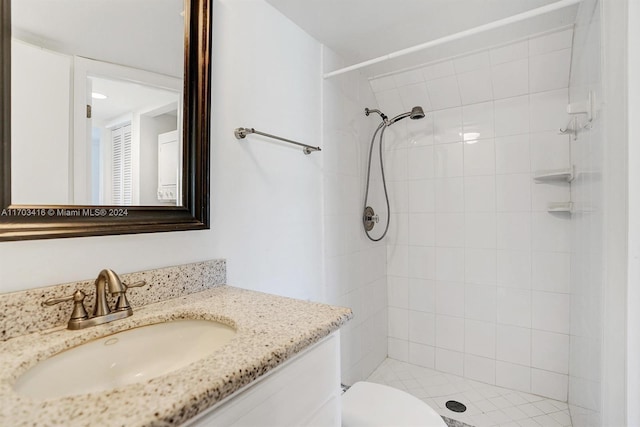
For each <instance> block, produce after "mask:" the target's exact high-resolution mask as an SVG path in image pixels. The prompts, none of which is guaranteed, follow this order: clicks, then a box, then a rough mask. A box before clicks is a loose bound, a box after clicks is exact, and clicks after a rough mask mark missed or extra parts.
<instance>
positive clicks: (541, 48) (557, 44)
mask: <svg viewBox="0 0 640 427" xmlns="http://www.w3.org/2000/svg"><path fill="white" fill-rule="evenodd" d="M572 40H573V30H571V29H569V30H564V31H556V32H553V33H550V34H545V35H543V36H540V37H535V38H532V39H530V40H529V55H531V56H535V55H541V54H543V53H549V52H553V51H556V50H562V49H567V48H570V47H571V42H572Z"/></svg>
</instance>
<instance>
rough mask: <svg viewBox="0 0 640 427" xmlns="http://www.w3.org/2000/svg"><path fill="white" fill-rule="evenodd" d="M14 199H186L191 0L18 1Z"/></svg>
mask: <svg viewBox="0 0 640 427" xmlns="http://www.w3.org/2000/svg"><path fill="white" fill-rule="evenodd" d="M11 7H12V42H11V48H12V52H11V72H12V82H11V95H12V96H11V99H12V102H11V113H12V114H11V126H12V128H11V131H12V139H11V147H12V153H11V177H12V188H11V190H12V203H14V204H28V205H45V204H48V205H120V206H163V205H164V206H176V205H178V206H179V205H181V204H182V195H181V194H180V188H181V182H182V179H183V173H182V170H181V167H180V165H182V158H181V156H182V151H183V150H182V144H183V142H182V138H181V135H182V88H183V62H184V59H183V58H184V52H183V43H184V12H183V10H184V5H183V1H182V0H57V1H50V0H14V1H12V4H11Z"/></svg>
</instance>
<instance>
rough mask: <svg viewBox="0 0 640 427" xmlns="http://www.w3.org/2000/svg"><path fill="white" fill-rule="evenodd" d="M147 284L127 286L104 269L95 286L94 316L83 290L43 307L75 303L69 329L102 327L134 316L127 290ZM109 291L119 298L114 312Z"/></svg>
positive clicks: (52, 299) (51, 301)
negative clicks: (88, 311) (88, 312)
mask: <svg viewBox="0 0 640 427" xmlns="http://www.w3.org/2000/svg"><path fill="white" fill-rule="evenodd" d="M146 284H147V283H146V282H145V281H144V280H143V281H141V282H137V283H133V284H131V285H126V284H124V283H122V282H121V281H120V277H118V275H117V274H116V273H115V272H114V271H113V270H110V269H104V270H102V271H101V272H100V274H98V278H97V279H96V281H95V283H94V285H95V287H96V300H95V303H94V305H93V315H92V316H91V317H89V315H88V314H87V310H86V309H85V307H84V298H85V297H86V294H85V293H84V292H82V291H81V290H76V291H75V292H74V293H73V295H72V296H69V297H63V298H50V299H48V300H46V301H44V302H43V303H42V305H49V306H50V305H54V304H59V303H61V302H65V301H73V311H72V313H71V318H70V319H69V323H67V329H72V330H77V329H84V328H88V327H89V326H95V325H101V324H103V323H108V322H112V321H114V320H118V319H124V318H125V317H129V316H131V315H132V314H133V310H132V309H131V306H130V305H129V301H128V300H127V289H129V288H137V287H140V286H144V285H146ZM107 291H108V292H109V293H110V294H111V296H112V297H114V298H117V300H116V305H115V308H114V309H113V311H112V310H111V309H110V308H109V304H108V302H107Z"/></svg>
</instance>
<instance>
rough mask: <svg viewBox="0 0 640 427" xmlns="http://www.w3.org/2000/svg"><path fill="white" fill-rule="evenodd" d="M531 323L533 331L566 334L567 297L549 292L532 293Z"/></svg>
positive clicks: (568, 328)
mask: <svg viewBox="0 0 640 427" xmlns="http://www.w3.org/2000/svg"><path fill="white" fill-rule="evenodd" d="M532 300H533V305H532V308H531V322H532V326H533V328H534V329H540V330H543V331H550V332H557V333H560V334H568V333H569V331H570V327H569V326H570V325H569V319H570V316H569V314H570V313H569V295H568V294H556V293H551V292H538V291H533V292H532Z"/></svg>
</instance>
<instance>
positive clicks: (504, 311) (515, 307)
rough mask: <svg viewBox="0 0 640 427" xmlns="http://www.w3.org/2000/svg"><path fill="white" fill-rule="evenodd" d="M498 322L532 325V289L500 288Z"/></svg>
mask: <svg viewBox="0 0 640 427" xmlns="http://www.w3.org/2000/svg"><path fill="white" fill-rule="evenodd" d="M497 301H498V323H501V324H504V325H512V326H521V327H524V328H530V327H531V291H528V290H526V289H514V288H498V298H497Z"/></svg>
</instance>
